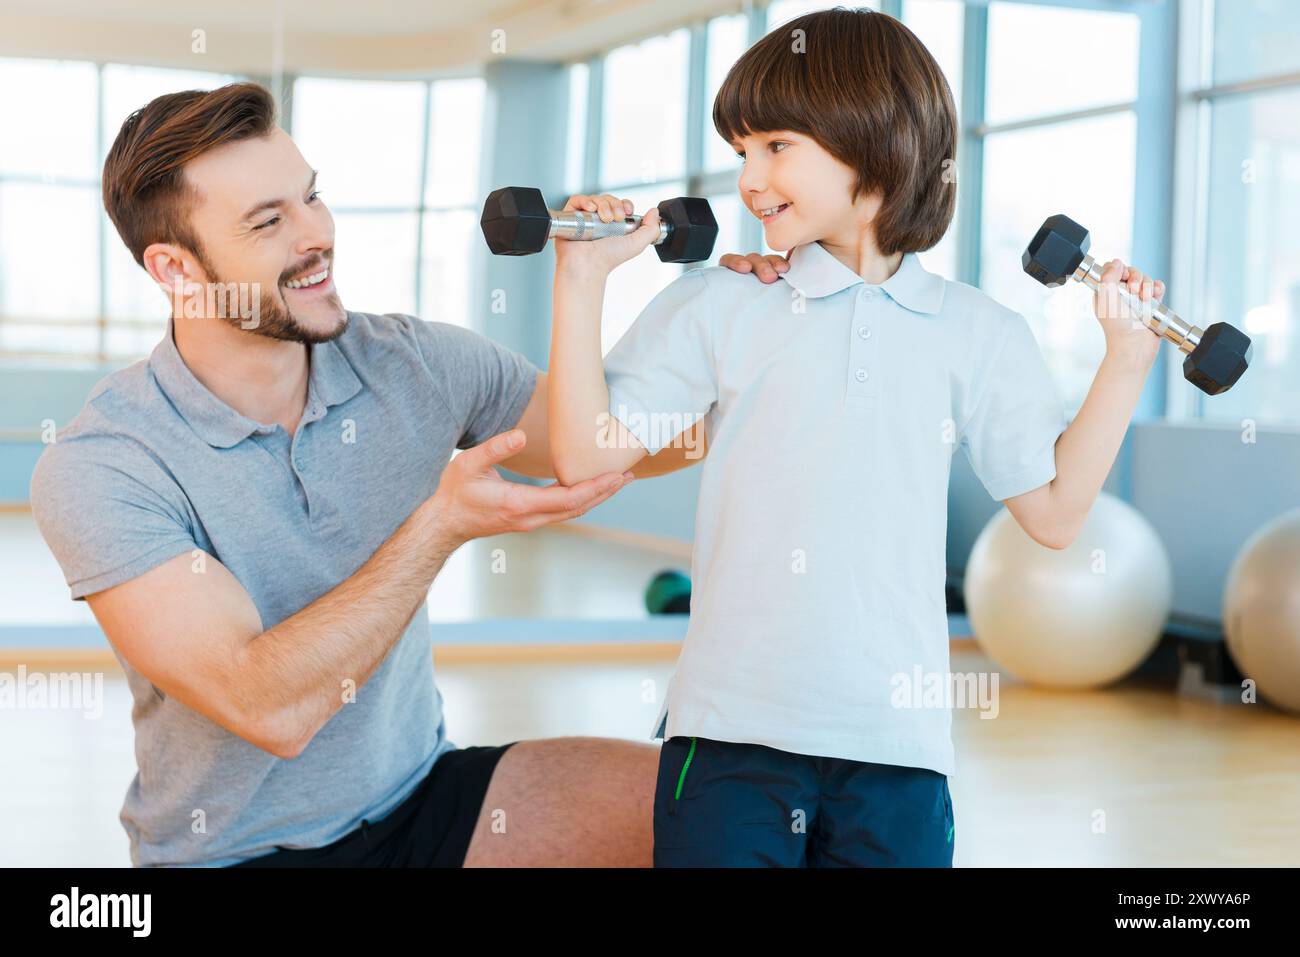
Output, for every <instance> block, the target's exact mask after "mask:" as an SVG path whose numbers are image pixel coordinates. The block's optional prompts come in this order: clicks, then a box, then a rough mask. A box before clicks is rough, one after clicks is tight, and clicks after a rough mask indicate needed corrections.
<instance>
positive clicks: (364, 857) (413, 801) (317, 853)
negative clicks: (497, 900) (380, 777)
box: [232, 741, 515, 867]
mask: <svg viewBox="0 0 1300 957" xmlns="http://www.w3.org/2000/svg"><path fill="white" fill-rule="evenodd" d="M513 744H515V742H513V741H512V742H510V744H502V745H498V746H496V747H472V748H457V749H455V750H454V751H447V752H446V753H444V754H442V755H441V756H439V758H438V760H436V761H434V762H433V767H432V768H431V769H430V770H429V773H428V774H427V775H426V776H425V778H424V780H423V781H421V782H420V783H419V784H417V785H416V787H415V790H414V791H412V792H411V793H410V794H409V795H408V796H407V797H406V799H405V800H403V801H402V803H401V804H399V805H397V807H395V808H393V810H392V811H390V812H389V813H388V814H385V815H384V816H383V817H382V818H380V819H379V820H378V821H362V822H361V826H360V827H358V828H357V829H356V830H354V831H352V832H350V833H348V834H344V835H343V836H342V837H341V838H339V839H338V840H337V841H335V842H334V843H333V844H327V845H325V846H324V847H312V848H291V847H282V848H279V849H278V850H275V851H272V852H271V853H270V854H264V855H262V856H261V857H255V858H253V859H252V860H248V861H240V862H239V863H238V864H234V865H232V866H233V867H460V866H461V865H462V864H464V862H465V854H466V852H468V851H469V842H470V838H472V837H473V836H474V826H475V824H477V823H478V815H479V811H480V809H481V808H482V807H483V799H484V798H485V797H486V796H487V789H488V784H489V783H490V782H491V781H492V772H493V771H494V770H496V766H497V762H498V761H500V760H501V755H503V754H505V753H506V749H507V748H509V747H511V746H512V745H513Z"/></svg>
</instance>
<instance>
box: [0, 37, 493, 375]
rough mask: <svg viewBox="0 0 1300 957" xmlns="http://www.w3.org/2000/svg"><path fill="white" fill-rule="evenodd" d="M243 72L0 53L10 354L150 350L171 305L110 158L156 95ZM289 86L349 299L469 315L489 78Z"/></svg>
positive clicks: (113, 354)
mask: <svg viewBox="0 0 1300 957" xmlns="http://www.w3.org/2000/svg"><path fill="white" fill-rule="evenodd" d="M238 79H241V78H240V77H236V76H230V75H225V74H217V73H196V72H186V71H180V70H163V69H154V68H152V67H141V66H131V65H123V64H96V63H85V62H74V61H48V60H25V59H0V356H3V357H4V358H5V359H6V360H8V361H11V362H12V361H29V362H61V363H66V362H109V363H121V362H127V361H131V360H134V359H137V358H139V357H141V356H143V355H146V354H147V353H148V352H149V351H150V350H151V349H152V348H153V346H154V345H155V344H156V343H157V342H158V339H159V338H160V337H161V335H162V333H163V330H164V329H165V328H166V321H167V315H168V300H167V298H166V295H165V294H164V293H163V292H162V291H161V290H160V289H159V288H158V287H157V286H156V285H155V284H154V282H153V281H152V280H151V279H150V278H149V276H148V274H147V273H146V272H145V271H144V270H143V269H141V268H140V266H139V265H138V264H137V263H136V262H135V260H134V258H133V257H132V256H131V254H130V252H129V251H128V250H127V249H126V247H125V246H123V245H122V242H121V239H120V238H119V237H118V235H117V231H116V229H115V228H114V227H113V224H112V223H111V222H110V221H109V219H108V216H107V214H106V213H105V211H104V208H103V203H102V200H101V195H100V183H99V177H100V173H101V170H102V167H103V161H104V157H105V156H106V155H107V153H108V150H109V148H110V147H111V145H112V142H113V140H114V138H115V137H116V135H117V131H118V129H119V128H120V127H121V124H122V122H123V121H124V120H125V119H126V117H127V116H128V115H129V114H130V113H132V112H133V111H134V110H137V109H139V108H140V107H141V106H143V105H144V104H145V103H147V102H149V101H150V100H151V99H153V98H154V97H156V96H159V95H161V94H163V93H171V92H176V91H179V90H189V89H214V88H216V87H218V86H222V85H224V84H226V83H231V82H235V81H236V80H238ZM32 91H37V92H35V93H33V92H32ZM293 91H294V93H293V98H292V101H291V102H290V104H289V105H288V108H287V109H286V110H285V117H282V119H285V118H289V119H291V131H292V133H293V136H294V139H295V142H296V143H297V145H298V147H299V149H300V150H301V151H302V153H303V155H304V157H305V158H306V159H307V161H308V162H309V163H311V164H312V166H314V167H315V168H317V169H319V170H320V179H319V185H320V189H321V193H322V197H323V198H324V200H325V202H326V203H327V205H329V207H330V209H331V211H332V212H333V213H334V216H335V223H336V236H335V240H336V251H337V256H338V259H337V262H338V267H339V276H338V284H339V291H340V294H341V295H342V297H343V300H344V303H345V304H346V305H347V306H348V308H351V309H357V310H363V311H368V312H390V311H404V312H413V313H417V314H420V315H422V316H424V317H425V318H431V319H440V320H443V321H446V322H455V323H464V322H466V321H467V320H466V317H467V316H468V314H469V291H468V282H469V278H468V277H469V274H470V269H469V255H470V253H469V251H470V249H471V248H472V247H473V243H474V237H475V233H476V230H477V219H478V215H477V209H478V204H479V203H480V202H481V197H479V183H478V170H479V151H480V147H479V140H480V126H481V122H482V119H481V118H482V113H483V82H482V80H481V79H478V78H463V79H446V80H437V81H402V82H396V81H393V82H387V81H383V82H381V81H373V82H368V81H353V80H332V79H331V80H326V79H315V78H298V79H297V80H296V81H295V83H294V86H293ZM52 116H57V117H59V122H57V123H52V122H51V121H50V117H52ZM33 130H37V131H40V133H39V135H32V131H33ZM376 144H382V145H381V146H377V145H376ZM52 253H53V254H52Z"/></svg>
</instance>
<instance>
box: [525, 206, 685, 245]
mask: <svg viewBox="0 0 1300 957" xmlns="http://www.w3.org/2000/svg"><path fill="white" fill-rule="evenodd" d="M550 214H551V229H550V232H548V233H547V238H548V239H557V238H558V239H569V240H577V241H584V240H591V239H604V238H605V237H607V236H626V235H627V234H628V233H631V232H635V231H636V229H637V227H639V226H640V225H641V217H640V216H625V217H623V218H622V219H613V220H610V221H609V222H608V223H605V222H601V219H600V217H599V216H597V215H596V214H595V213H589V212H583V211H577V210H575V211H573V212H557V211H555V210H550ZM667 238H668V224H667V223H666V222H664V221H663V220H660V221H659V238H658V239H656V240H655V241H654V243H653V245H655V246H658V245H659V244H660V243H661V242H663V241H664V240H665V239H667Z"/></svg>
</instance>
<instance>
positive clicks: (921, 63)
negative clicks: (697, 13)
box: [713, 7, 957, 255]
mask: <svg viewBox="0 0 1300 957" xmlns="http://www.w3.org/2000/svg"><path fill="white" fill-rule="evenodd" d="M713 125H714V127H716V128H717V131H718V132H719V133H720V134H721V135H722V137H723V139H725V140H726V141H727V142H728V143H730V142H732V141H733V140H736V139H739V138H740V137H741V136H745V135H751V134H755V133H767V132H772V131H774V130H790V131H792V132H795V133H802V134H804V135H806V136H811V137H812V138H813V139H815V140H816V141H817V142H818V143H819V144H820V145H821V146H822V148H824V149H825V150H826V151H827V152H828V153H830V154H831V155H832V156H834V157H835V158H836V159H837V160H839V161H840V162H841V163H844V164H845V165H846V166H849V167H851V168H852V169H853V170H854V171H855V172H856V173H857V178H856V181H855V183H854V188H853V199H854V200H857V198H858V197H859V196H860V195H863V194H870V193H873V192H876V191H880V193H881V194H882V195H883V200H882V203H881V207H880V211H879V213H878V214H877V215H876V220H875V225H874V228H875V233H876V243H877V245H878V246H879V247H880V251H881V253H883V254H885V255H891V254H893V253H895V252H921V251H923V250H926V249H929V248H930V247H932V246H934V245H935V243H937V242H939V240H940V239H942V238H943V234H944V233H945V232H946V231H947V229H948V225H949V223H951V222H952V217H953V213H954V211H955V208H956V202H957V188H956V175H955V174H956V170H955V169H954V168H953V166H954V163H955V160H956V155H955V154H956V150H957V110H956V108H955V107H954V106H953V99H952V91H951V90H950V89H949V88H948V81H947V80H945V79H944V76H943V71H942V70H940V69H939V64H937V63H936V62H935V61H934V57H933V56H931V55H930V51H929V50H927V49H926V48H925V46H924V44H922V43H921V41H920V40H918V39H917V38H916V35H915V34H914V33H912V31H911V30H909V29H907V27H905V26H903V24H901V23H899V22H898V21H897V20H895V19H894V18H893V17H891V16H888V15H886V14H883V13H875V12H873V11H869V10H846V9H844V8H843V7H836V8H835V9H834V10H824V11H821V12H818V13H810V14H807V15H805V16H802V17H798V18H796V19H794V20H791V21H790V22H789V23H787V24H785V25H783V26H781V27H778V28H776V29H775V30H773V31H772V32H771V33H769V34H768V35H767V36H765V37H763V39H761V40H759V41H758V42H757V43H756V44H754V45H753V46H752V47H751V48H750V49H749V50H748V51H746V53H745V54H744V56H742V57H741V58H740V59H739V60H737V61H736V63H735V65H734V66H732V68H731V70H730V72H728V73H727V78H726V79H725V80H724V81H723V83H722V88H721V89H720V90H719V91H718V96H717V99H715V100H714V101H713Z"/></svg>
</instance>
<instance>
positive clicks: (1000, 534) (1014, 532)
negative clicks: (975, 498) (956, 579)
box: [964, 492, 1174, 688]
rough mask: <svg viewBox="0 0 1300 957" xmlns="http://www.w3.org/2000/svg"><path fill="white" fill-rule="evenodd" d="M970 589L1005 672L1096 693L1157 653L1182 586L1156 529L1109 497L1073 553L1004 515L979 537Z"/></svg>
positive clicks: (972, 610)
mask: <svg viewBox="0 0 1300 957" xmlns="http://www.w3.org/2000/svg"><path fill="white" fill-rule="evenodd" d="M964 587H965V595H966V611H967V615H968V617H969V618H970V624H971V628H972V630H973V631H974V632H975V639H976V641H977V642H978V643H979V646H980V647H981V648H982V649H983V650H984V652H985V653H986V654H987V655H988V656H989V657H990V658H992V659H993V660H994V661H995V662H997V664H998V665H999V666H1000V667H1002V668H1005V669H1006V670H1007V671H1009V672H1011V674H1013V675H1015V676H1016V677H1018V678H1021V679H1023V680H1024V681H1027V682H1030V683H1031V684H1037V685H1045V686H1049V687H1057V688H1091V687H1097V686H1099V685H1104V684H1107V683H1109V682H1112V681H1116V680H1118V679H1119V678H1122V677H1123V676H1124V675H1126V674H1128V673H1129V672H1130V671H1132V670H1133V669H1134V668H1136V667H1137V666H1138V665H1140V664H1141V663H1142V662H1143V661H1144V660H1145V659H1146V657H1147V656H1148V655H1149V654H1151V651H1152V650H1153V649H1154V648H1155V646H1156V644H1157V643H1158V642H1159V641H1160V634H1161V631H1162V630H1163V628H1164V625H1165V621H1166V620H1167V619H1168V617H1169V608H1170V605H1171V603H1172V601H1173V587H1174V586H1173V572H1172V571H1171V569H1170V566H1169V556H1168V554H1167V553H1166V552H1165V548H1164V545H1163V544H1161V542H1160V538H1159V536H1157V535H1156V531H1155V529H1154V528H1152V527H1151V523H1150V522H1148V521H1147V520H1146V519H1145V518H1144V517H1143V516H1142V514H1141V513H1140V512H1138V511H1137V509H1135V508H1133V507H1132V506H1131V505H1129V504H1127V503H1126V502H1123V501H1121V500H1120V499H1118V498H1115V497H1114V496H1113V495H1109V494H1107V493H1105V492H1103V493H1101V494H1100V495H1099V496H1098V497H1097V500H1096V502H1094V503H1093V506H1092V511H1090V512H1089V513H1088V518H1087V520H1086V522H1085V523H1084V526H1083V529H1082V530H1081V531H1080V532H1079V535H1078V537H1077V538H1075V540H1074V541H1073V542H1072V543H1071V544H1070V545H1069V546H1068V547H1067V548H1063V549H1054V548H1047V547H1046V546H1044V545H1040V544H1038V543H1037V542H1035V541H1034V540H1033V539H1032V538H1030V537H1029V535H1028V534H1026V533H1025V531H1024V530H1023V529H1022V528H1021V527H1020V525H1019V524H1018V523H1017V522H1016V520H1015V518H1014V517H1013V516H1012V514H1011V513H1010V512H1009V511H1007V509H1005V508H1002V509H999V510H998V513H997V514H996V515H994V516H993V518H992V519H990V520H989V523H988V524H987V525H986V526H985V527H984V530H983V531H982V532H980V535H979V538H977V539H976V540H975V546H974V548H972V550H971V555H970V560H969V561H968V562H967V565H966V580H965V586H964Z"/></svg>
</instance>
